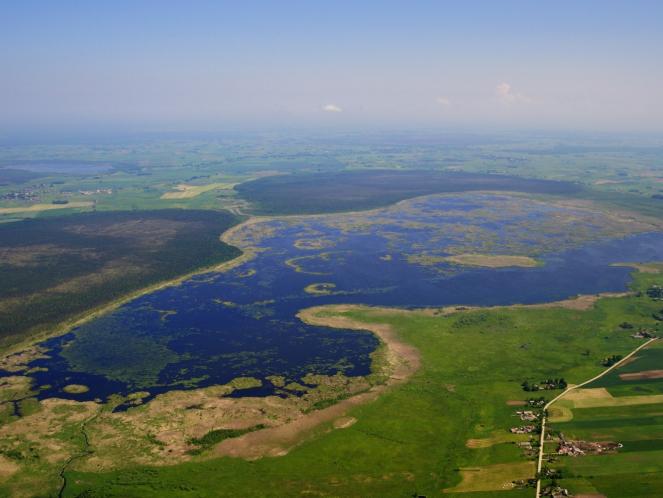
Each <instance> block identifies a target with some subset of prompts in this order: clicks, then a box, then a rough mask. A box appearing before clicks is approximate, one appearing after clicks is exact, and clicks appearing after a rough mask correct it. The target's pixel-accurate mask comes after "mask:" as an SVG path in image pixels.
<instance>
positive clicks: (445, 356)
mask: <svg viewBox="0 0 663 498" xmlns="http://www.w3.org/2000/svg"><path fill="white" fill-rule="evenodd" d="M656 279H660V277H659V276H658V275H645V274H639V275H638V276H637V279H636V282H635V284H634V285H635V288H636V289H641V288H646V286H647V285H650V284H651V282H652V281H655V280H656ZM654 308H655V304H653V303H652V302H651V301H650V300H648V299H647V298H646V297H644V296H642V295H641V296H639V297H637V296H632V297H626V298H610V299H602V300H600V301H599V302H598V303H597V305H596V307H595V308H593V309H590V310H588V311H578V310H571V309H564V308H518V309H508V308H503V309H494V310H477V311H471V312H458V313H453V314H450V315H434V314H431V313H426V312H408V313H402V312H398V311H392V312H390V311H388V310H387V311H381V310H371V309H370V308H366V309H359V310H356V311H348V312H346V313H345V315H347V316H349V317H351V318H352V319H354V320H357V321H368V322H371V323H385V324H389V325H390V326H392V327H393V328H394V329H395V330H396V331H397V332H398V334H399V336H400V337H401V338H402V339H403V340H405V341H406V342H407V343H410V344H412V345H414V346H415V347H416V348H417V349H418V350H419V351H420V353H421V359H422V366H421V368H420V370H419V371H418V372H417V373H416V374H415V375H414V377H413V378H412V379H411V380H410V381H409V382H407V383H406V384H404V385H402V386H400V387H395V388H393V389H392V390H390V391H389V392H388V393H386V394H385V395H383V396H382V397H380V398H379V399H378V400H376V401H374V402H372V403H369V404H366V405H363V406H359V407H356V408H355V409H353V410H351V411H350V412H349V415H351V416H352V417H355V418H357V422H356V423H355V424H354V425H352V426H350V427H348V428H345V429H342V430H333V431H331V432H328V433H325V434H324V435H322V434H319V435H318V436H316V437H313V438H312V439H310V438H309V439H308V440H306V441H305V442H303V443H302V444H301V445H300V446H298V447H296V448H295V449H293V450H292V451H291V452H290V453H289V454H287V455H286V456H282V457H277V458H273V457H272V458H270V457H267V458H262V459H260V460H256V461H245V460H241V459H232V458H218V459H211V460H209V459H204V460H200V461H195V462H191V463H186V464H180V465H174V466H167V467H143V468H141V467H137V468H136V467H133V468H131V469H119V470H116V471H112V472H107V473H89V472H88V473H86V472H77V471H75V470H72V471H70V472H67V478H68V483H69V485H68V487H67V489H66V496H123V497H130V496H141V497H149V496H210V495H213V496H236V495H238V494H242V495H248V496H283V495H289V494H299V493H301V492H302V491H303V492H305V493H308V494H312V495H325V496H394V497H396V496H412V495H413V494H415V493H418V494H423V495H426V496H458V497H469V496H472V497H489V496H504V497H506V496H514V497H516V496H518V497H519V496H522V497H525V496H528V497H529V496H532V494H533V489H531V488H526V489H513V490H510V491H509V490H505V489H504V486H505V485H506V484H508V483H510V480H511V479H512V478H513V479H515V478H517V477H519V475H520V473H522V470H520V469H523V468H525V467H523V466H524V465H527V462H528V461H531V460H532V457H527V456H524V455H523V453H522V450H521V449H520V448H518V447H517V446H516V445H515V444H514V443H512V442H504V441H505V440H506V441H508V440H509V438H510V437H511V436H510V435H509V434H508V429H509V428H510V427H512V426H514V425H519V423H520V421H519V420H518V419H517V418H516V417H514V413H515V410H516V409H518V407H517V406H511V405H513V404H514V403H513V402H514V401H518V400H524V399H527V397H528V395H529V396H531V395H533V394H532V393H525V392H523V390H522V388H521V386H520V384H521V382H522V380H523V379H527V378H529V379H532V378H535V379H536V378H547V377H564V378H565V379H567V380H568V381H569V382H570V383H579V382H581V381H583V380H584V379H587V378H591V377H592V376H594V375H595V374H596V373H598V372H599V371H601V369H602V368H603V367H602V366H601V364H600V362H601V359H602V358H604V357H605V356H607V355H609V354H615V353H618V354H626V353H627V352H628V351H630V350H632V349H634V347H636V346H637V344H639V341H638V340H635V339H632V338H631V337H630V336H629V333H628V332H625V331H624V330H623V329H621V328H620V327H619V323H621V322H622V321H623V320H624V319H628V320H633V321H638V320H645V318H646V317H647V316H649V315H650V314H651V310H652V309H654ZM554 393H555V391H552V392H550V394H548V393H545V392H544V393H543V394H544V395H545V396H547V397H550V396H552V395H553V394H554ZM534 396H538V393H536V394H534ZM507 401H511V404H507ZM641 409H642V408H641V407H639V408H638V410H641ZM643 416H646V414H645V413H643ZM321 431H323V432H324V431H326V429H325V428H324V427H323V428H321V429H319V430H318V432H321ZM504 434H505V435H507V437H504V436H502V435H504ZM491 438H492V439H493V442H494V443H495V444H481V445H479V446H480V447H474V448H470V447H468V445H467V443H468V440H470V439H491ZM513 440H514V441H516V440H522V437H521V436H518V437H514V439H513ZM470 446H471V445H470ZM657 451H659V450H658V448H652V449H651V451H650V452H649V455H650V456H651V462H652V463H651V465H650V466H647V467H643V466H642V465H640V466H639V465H637V463H636V460H637V458H636V457H637V455H638V454H639V452H638V451H631V452H628V454H627V453H624V455H621V454H620V455H619V458H620V459H621V460H620V462H622V463H621V464H616V465H623V471H624V472H630V473H637V472H640V471H642V470H649V469H652V470H655V469H658V468H659V467H660V466H661V465H663V464H661V463H660V462H662V461H663V460H661V459H660V457H658V453H657ZM577 461H578V462H580V459H578V460H577ZM656 462H658V463H656ZM585 465H586V466H587V468H588V469H589V468H592V469H593V468H594V467H593V465H595V464H593V463H592V460H591V459H588V460H587V463H586V464H585ZM74 468H75V466H74ZM509 469H510V470H509ZM475 472H480V473H481V475H482V476H483V478H482V479H481V484H480V487H481V489H483V490H485V491H471V490H473V489H478V488H476V487H473V486H476V485H475V484H472V482H473V481H469V480H467V479H469V478H470V477H472V476H474V475H475V474H474V473H475ZM579 472H580V470H579ZM592 472H593V471H592ZM510 473H511V474H510ZM604 474H605V475H608V474H610V473H609V472H607V471H606V472H602V474H601V475H604ZM596 475H597V476H598V475H599V474H598V473H597V474H596ZM463 476H466V477H465V479H466V480H463ZM467 476H469V477H467ZM649 476H651V477H652V478H651V479H650V478H649ZM532 477H533V476H532ZM630 478H632V479H634V483H636V484H634V486H635V487H637V489H652V487H656V486H659V485H660V484H661V483H662V482H663V481H662V480H661V479H660V477H659V476H658V474H644V473H643V474H638V475H633V476H631V477H630ZM608 481H610V480H608ZM610 482H613V483H615V485H616V480H614V479H613V480H612V481H610ZM220 483H222V484H220ZM637 483H640V484H637ZM451 488H455V489H454V490H452V489H451ZM491 488H492V490H490V489H491ZM462 489H465V490H467V492H466V493H463V492H455V491H460V490H462ZM656 489H658V488H656ZM444 490H448V492H445V491H444ZM612 496H616V495H612ZM620 496H626V495H624V494H622V495H620ZM628 496H631V495H628ZM633 496H645V495H644V494H640V495H637V494H634V495H633ZM650 496H652V495H650Z"/></svg>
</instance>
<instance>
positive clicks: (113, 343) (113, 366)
mask: <svg viewBox="0 0 663 498" xmlns="http://www.w3.org/2000/svg"><path fill="white" fill-rule="evenodd" d="M61 354H62V357H63V358H64V359H65V360H66V361H67V362H68V363H69V367H70V368H71V370H72V371H74V372H87V373H92V374H96V375H102V376H104V377H106V378H108V379H111V380H117V381H120V382H125V383H127V384H128V385H129V386H130V389H136V388H141V387H148V386H151V385H153V384H155V383H156V382H157V381H158V377H159V373H160V372H161V371H162V370H163V369H164V368H165V367H166V365H168V364H170V363H174V362H176V361H178V359H179V355H178V354H177V353H175V352H174V351H172V350H171V349H169V348H168V347H167V346H165V345H164V344H162V343H160V342H158V341H156V340H155V339H154V338H152V337H146V336H143V337H140V336H136V335H134V334H133V333H131V332H127V331H124V330H99V329H97V330H86V331H85V332H84V333H79V334H78V335H76V337H75V339H73V340H72V341H70V342H69V343H68V344H66V345H65V346H64V347H63V349H62V353H61Z"/></svg>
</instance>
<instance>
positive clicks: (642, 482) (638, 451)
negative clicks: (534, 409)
mask: <svg viewBox="0 0 663 498" xmlns="http://www.w3.org/2000/svg"><path fill="white" fill-rule="evenodd" d="M659 268H660V267H659ZM645 275H647V276H645ZM640 282H641V284H640V285H641V286H640V289H641V292H642V298H644V299H649V300H650V306H653V311H652V314H651V315H650V317H656V316H658V315H657V313H658V312H657V308H660V307H661V302H660V301H656V300H653V299H651V298H650V297H647V289H652V288H656V287H655V286H656V285H660V282H661V275H660V273H658V274H657V273H654V272H653V271H649V273H648V274H647V273H646V274H643V275H641V278H640ZM650 294H651V292H650ZM644 318H645V317H643V320H642V321H639V322H635V323H633V324H631V323H630V322H627V321H626V322H623V323H622V324H620V328H621V329H622V330H629V331H631V332H632V334H641V335H642V334H643V333H650V334H654V333H657V332H658V331H659V328H660V327H659V324H660V321H658V320H656V319H655V318H653V321H651V322H649V323H648V321H647V320H646V319H644ZM631 327H632V329H631ZM643 331H645V332H643ZM614 359H617V358H616V357H615V358H614ZM607 360H608V361H606V359H604V364H606V363H608V362H609V357H608V359H607ZM661 365H663V344H662V343H661V342H660V341H654V342H651V343H650V344H648V345H647V346H646V347H645V348H644V349H641V350H639V351H638V352H637V353H635V355H633V356H632V357H630V358H628V359H626V361H624V362H623V363H622V364H619V365H618V366H617V367H616V368H614V369H613V370H611V371H610V372H609V373H607V374H606V375H604V376H603V377H601V378H599V379H597V380H595V381H593V382H590V383H589V384H587V385H585V386H583V387H582V388H580V389H577V390H575V391H572V392H569V394H568V395H566V396H564V397H563V398H562V399H560V400H559V401H558V402H556V403H555V404H553V405H552V406H551V407H550V422H551V428H550V435H549V437H547V438H546V444H545V450H546V451H545V461H546V467H547V468H548V469H551V470H550V471H549V472H553V473H556V476H555V481H556V483H557V484H558V485H560V486H563V487H565V488H567V489H569V491H570V492H572V493H574V494H582V493H586V494H591V495H596V496H599V495H600V496H642V497H645V496H658V495H660V494H661V493H662V492H663V480H661V472H662V471H663V466H662V463H663V458H662V457H663V416H662V414H663V383H662V382H661V380H662V379H663V376H662V375H661V373H660V372H661V370H660V367H661ZM590 445H593V446H590ZM564 452H567V453H569V454H560V453H564Z"/></svg>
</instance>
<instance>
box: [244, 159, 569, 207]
mask: <svg viewBox="0 0 663 498" xmlns="http://www.w3.org/2000/svg"><path fill="white" fill-rule="evenodd" d="M235 189H236V190H237V191H238V192H239V193H240V195H241V196H242V197H244V198H245V199H246V200H248V201H250V202H252V203H253V206H254V211H255V212H257V213H260V214H299V213H326V212H339V211H353V210H363V209H372V208H376V207H381V206H386V205H389V204H392V203H394V202H398V201H401V200H404V199H409V198H412V197H417V196H420V195H428V194H436V193H446V192H465V191H476V190H499V191H513V192H527V193H538V194H573V193H577V192H579V191H580V190H581V189H582V187H580V186H579V185H577V184H574V183H570V182H560V181H551V180H536V179H526V178H518V177H515V176H503V175H484V174H473V173H455V172H453V173H451V172H437V171H424V170H410V171H402V170H360V171H347V172H329V173H318V174H292V175H280V176H269V177H265V178H260V179H258V180H255V181H251V182H246V183H242V184H240V185H237V186H236V187H235Z"/></svg>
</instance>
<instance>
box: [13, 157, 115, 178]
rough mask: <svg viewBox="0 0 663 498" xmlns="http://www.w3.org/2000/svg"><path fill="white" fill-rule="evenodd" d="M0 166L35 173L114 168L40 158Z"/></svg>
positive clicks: (81, 172) (88, 172) (84, 172)
mask: <svg viewBox="0 0 663 498" xmlns="http://www.w3.org/2000/svg"><path fill="white" fill-rule="evenodd" d="M0 168H6V169H19V170H24V171H32V172H34V173H65V174H75V175H92V174H97V173H102V172H104V171H109V170H111V169H113V164H111V163H106V162H90V161H66V160H61V161H60V160H50V161H49V160H39V161H14V162H8V163H6V164H3V165H2V166H0Z"/></svg>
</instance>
